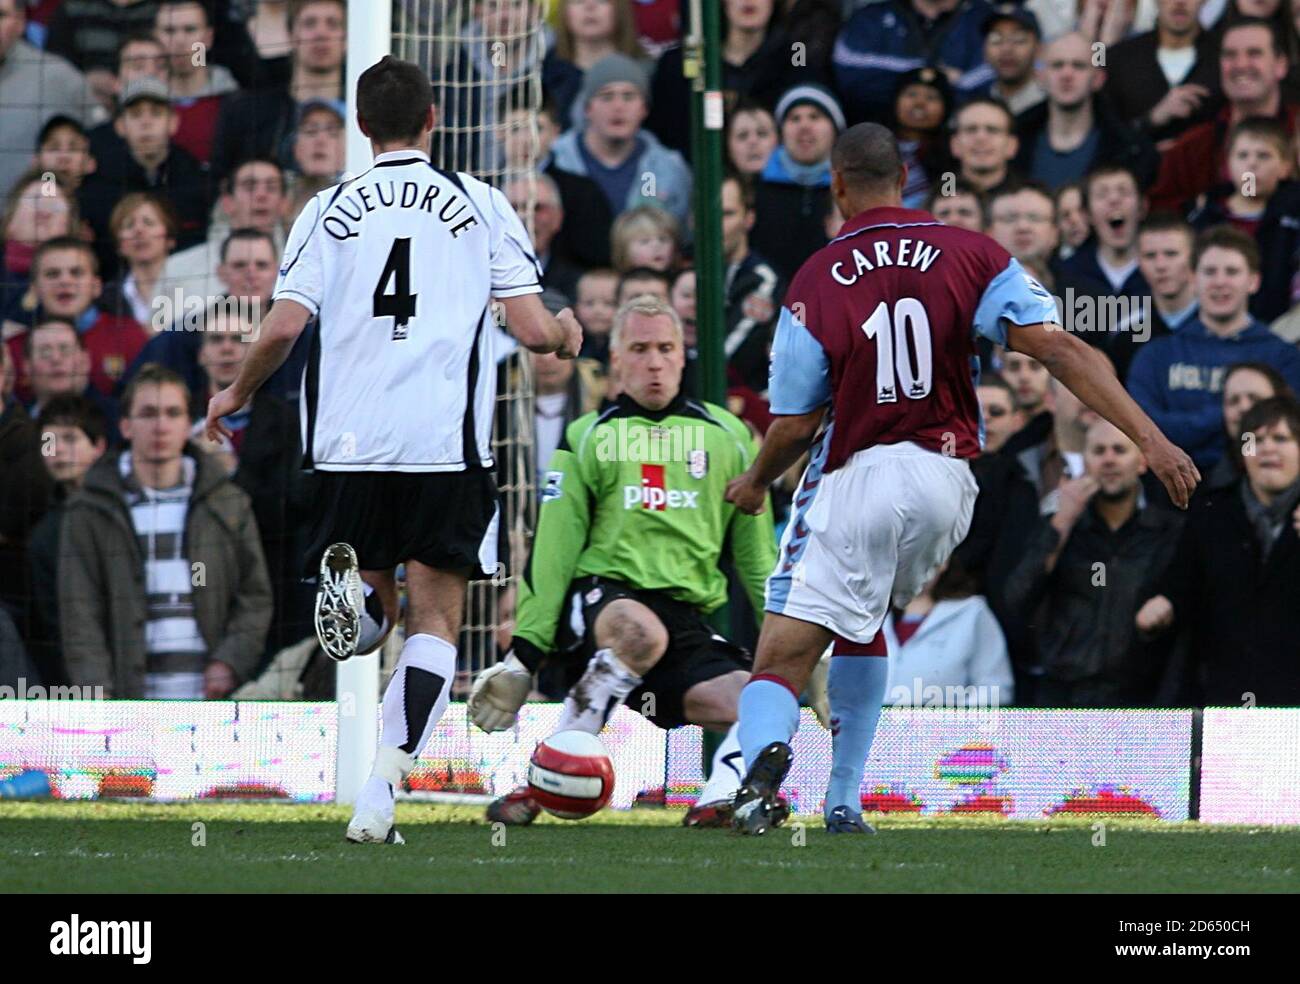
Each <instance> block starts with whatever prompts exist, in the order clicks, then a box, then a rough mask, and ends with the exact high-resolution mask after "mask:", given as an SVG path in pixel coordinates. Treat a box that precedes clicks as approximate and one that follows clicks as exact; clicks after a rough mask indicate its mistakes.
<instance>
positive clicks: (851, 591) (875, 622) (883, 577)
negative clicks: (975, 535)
mask: <svg viewBox="0 0 1300 984" xmlns="http://www.w3.org/2000/svg"><path fill="white" fill-rule="evenodd" d="M829 443H830V442H829V440H826V439H823V441H822V443H821V444H820V445H819V446H818V447H817V448H816V449H815V450H814V453H813V458H812V460H811V461H810V463H809V465H808V469H807V470H806V471H805V472H804V475H803V479H802V480H801V481H800V483H799V491H798V493H796V495H795V498H794V503H793V510H794V511H793V513H792V515H791V516H790V522H789V524H788V525H787V526H786V528H785V533H784V535H783V536H782V537H781V551H780V556H779V557H778V558H777V564H776V570H775V571H773V573H772V576H771V577H769V578H768V579H767V603H766V605H765V606H764V607H765V608H766V609H767V610H768V611H769V612H775V613H777V614H779V615H788V616H790V617H791V618H797V619H800V620H801V621H804V622H812V623H814V624H816V625H821V626H824V627H826V628H828V629H830V630H831V631H832V632H834V633H836V634H838V635H840V636H843V637H844V638H845V639H848V640H851V641H853V642H858V643H868V642H870V641H871V639H872V637H873V636H875V634H876V632H877V631H878V630H879V629H880V626H881V624H882V623H883V622H884V620H885V614H886V613H887V612H888V611H889V607H890V604H891V602H892V603H893V604H894V605H895V606H898V607H900V608H901V607H902V606H904V605H906V604H907V603H908V602H909V601H911V600H912V599H913V598H915V597H916V596H917V595H918V594H919V593H920V592H921V590H922V589H923V588H924V587H925V586H926V585H927V584H928V583H929V581H930V579H931V578H932V577H934V575H935V573H936V572H937V571H938V570H939V568H940V567H941V566H942V565H943V564H944V563H945V562H946V561H947V560H948V558H949V556H951V554H952V552H953V550H954V549H955V548H956V546H957V545H958V544H959V543H961V541H962V540H964V539H965V538H966V531H967V529H968V528H969V527H970V519H971V512H972V510H973V509H974V508H975V496H976V495H977V494H978V492H979V487H978V485H977V484H976V482H975V476H974V475H972V474H971V470H970V465H969V464H967V463H966V461H965V460H964V459H962V458H950V457H947V456H945V455H941V454H936V453H935V452H933V451H927V450H926V449H924V448H922V447H919V446H918V445H915V444H912V443H904V444H882V445H877V446H876V447H871V448H866V449H864V450H862V451H859V452H857V453H856V454H854V455H853V457H851V458H850V459H849V460H848V461H847V462H845V464H844V465H843V467H841V468H838V469H836V470H835V471H833V472H831V473H830V474H829V475H823V474H822V471H821V465H822V462H823V461H824V460H825V455H826V450H827V447H828V446H829Z"/></svg>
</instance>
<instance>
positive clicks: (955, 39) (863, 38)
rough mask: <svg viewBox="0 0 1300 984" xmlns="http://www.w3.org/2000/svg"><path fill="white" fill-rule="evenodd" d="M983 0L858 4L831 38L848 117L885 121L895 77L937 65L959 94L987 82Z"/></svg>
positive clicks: (990, 76) (986, 8)
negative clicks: (859, 6) (833, 39)
mask: <svg viewBox="0 0 1300 984" xmlns="http://www.w3.org/2000/svg"><path fill="white" fill-rule="evenodd" d="M988 14H989V5H988V4H987V3H985V2H984V0H883V2H879V3H872V4H869V5H867V6H865V7H862V8H861V9H859V10H858V11H857V12H856V13H854V14H853V16H851V17H850V18H849V19H848V22H847V23H846V24H845V25H844V28H843V30H841V31H840V33H839V36H838V37H837V38H836V39H835V51H834V54H833V56H832V62H833V65H834V73H835V85H836V88H837V89H838V90H839V91H840V92H841V93H843V94H844V98H845V106H846V109H847V113H846V115H847V116H848V118H849V120H850V122H853V123H858V122H861V121H862V120H870V121H873V122H876V123H884V124H886V125H888V123H889V122H890V120H891V116H892V108H893V107H892V106H891V105H890V100H891V99H892V98H893V95H894V90H895V86H896V85H897V83H898V76H899V75H901V74H902V73H904V72H909V71H911V70H912V69H914V68H920V67H922V66H924V65H938V66H939V67H940V69H942V70H943V72H944V73H945V74H947V76H948V79H949V81H951V82H952V84H953V88H954V89H956V90H957V93H958V95H959V97H960V96H963V95H970V94H973V93H975V92H978V91H979V90H980V89H982V88H984V87H986V86H987V85H988V84H989V82H990V81H992V79H993V77H994V75H993V69H991V68H990V67H989V66H988V65H987V64H986V63H985V61H984V45H983V43H982V42H983V38H982V37H981V34H980V30H981V28H982V27H983V25H984V20H985V18H986V17H988Z"/></svg>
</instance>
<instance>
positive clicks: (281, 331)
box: [203, 298, 311, 441]
mask: <svg viewBox="0 0 1300 984" xmlns="http://www.w3.org/2000/svg"><path fill="white" fill-rule="evenodd" d="M310 319H311V312H310V311H308V310H307V309H306V308H305V307H303V306H302V305H301V304H299V303H298V302H297V301H291V300H288V299H287V298H281V299H280V300H279V301H277V302H276V303H275V306H274V307H272V308H271V311H270V313H269V314H267V316H266V317H265V318H264V319H263V320H262V325H261V329H260V332H259V334H258V336H257V340H256V341H255V342H253V344H252V346H251V347H250V348H249V350H248V355H247V357H246V358H245V359H244V365H243V368H242V369H240V371H239V377H238V378H237V379H236V380H235V381H234V382H233V383H231V384H230V385H229V386H227V387H226V388H225V389H223V390H222V391H221V392H220V393H218V394H217V395H216V396H214V397H213V398H212V399H211V400H209V401H208V419H207V420H206V421H205V422H204V427H203V431H204V433H205V434H206V435H207V437H208V440H209V441H215V440H217V439H218V438H217V435H218V434H220V435H222V436H224V437H227V438H228V437H230V436H231V435H230V429H229V428H227V427H226V425H225V424H223V423H222V422H221V418H222V417H224V416H226V415H227V414H231V413H234V412H235V411H236V410H238V409H239V408H240V407H242V406H244V404H246V403H247V402H248V401H249V400H251V399H252V398H253V394H254V393H256V392H257V391H258V390H259V389H260V388H261V386H262V384H263V383H265V382H266V381H267V379H269V378H270V377H271V374H272V373H273V372H275V371H276V370H277V369H279V368H280V366H282V365H284V360H285V359H287V358H289V353H290V351H292V350H293V345H294V342H296V341H297V340H298V336H299V335H301V334H302V330H303V328H305V327H306V326H307V322H308V321H309V320H310Z"/></svg>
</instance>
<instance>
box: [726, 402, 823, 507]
mask: <svg viewBox="0 0 1300 984" xmlns="http://www.w3.org/2000/svg"><path fill="white" fill-rule="evenodd" d="M825 415H826V408H825V407H818V408H817V409H815V410H810V411H809V412H808V413H800V414H791V415H789V416H779V417H775V418H773V420H772V426H771V427H769V428H768V430H767V436H766V437H765V438H764V439H763V447H762V448H761V449H760V450H759V452H758V457H757V458H755V459H754V463H753V464H752V465H750V466H749V468H748V470H746V471H745V472H743V473H742V474H740V475H737V476H736V477H735V478H733V479H732V480H731V481H730V482H728V483H727V501H728V502H731V503H734V504H735V506H736V508H737V509H739V510H741V511H742V512H747V513H749V514H750V515H753V516H757V515H758V514H759V513H761V512H762V511H763V507H764V504H765V503H766V502H767V490H768V487H769V486H770V485H771V484H772V483H773V482H775V481H776V480H777V479H778V478H780V477H781V476H782V475H783V474H785V472H786V471H787V470H788V469H789V468H790V466H791V465H793V464H794V463H795V462H796V461H798V460H799V458H800V457H801V456H802V455H803V454H804V452H806V451H807V450H808V448H809V446H810V445H811V444H812V441H813V438H814V437H815V436H816V435H817V428H819V427H820V426H821V422H822V418H823V417H824V416H825Z"/></svg>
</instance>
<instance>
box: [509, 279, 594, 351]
mask: <svg viewBox="0 0 1300 984" xmlns="http://www.w3.org/2000/svg"><path fill="white" fill-rule="evenodd" d="M500 301H501V303H502V304H503V305H504V306H505V309H506V330H507V331H509V332H510V334H511V335H513V336H514V337H515V338H516V339H518V340H519V344H520V345H522V346H523V347H524V348H526V349H528V350H529V351H530V352H537V353H541V354H545V353H547V352H554V353H555V354H556V355H558V356H559V357H560V358H561V359H576V358H577V357H578V351H579V350H580V349H581V348H582V325H580V324H578V319H577V318H576V317H575V316H574V314H573V311H571V310H570V309H569V308H565V309H564V310H563V311H561V312H560V313H559V314H555V315H552V314H551V312H550V311H548V310H546V307H545V306H544V305H543V304H542V302H541V295H540V294H524V295H522V296H520V297H503V298H500Z"/></svg>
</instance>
